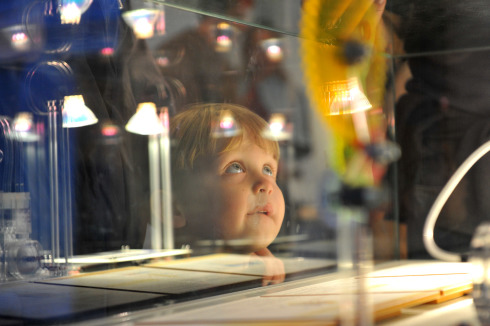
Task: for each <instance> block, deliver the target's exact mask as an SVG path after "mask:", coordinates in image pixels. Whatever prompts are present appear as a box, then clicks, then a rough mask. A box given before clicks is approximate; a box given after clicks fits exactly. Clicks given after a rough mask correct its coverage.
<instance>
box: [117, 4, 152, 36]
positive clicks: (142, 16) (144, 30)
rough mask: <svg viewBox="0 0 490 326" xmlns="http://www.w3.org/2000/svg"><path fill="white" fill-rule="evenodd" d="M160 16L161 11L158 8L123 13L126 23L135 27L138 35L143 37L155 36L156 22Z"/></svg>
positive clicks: (135, 32)
mask: <svg viewBox="0 0 490 326" xmlns="http://www.w3.org/2000/svg"><path fill="white" fill-rule="evenodd" d="M159 16H161V11H160V10H157V9H137V10H131V11H127V12H125V13H124V14H123V15H122V17H123V19H124V21H125V22H126V24H128V25H129V26H130V27H131V28H132V29H133V32H134V34H135V35H136V37H138V38H141V39H146V38H150V37H153V35H154V34H155V23H156V21H157V19H158V18H159ZM160 24H161V23H160Z"/></svg>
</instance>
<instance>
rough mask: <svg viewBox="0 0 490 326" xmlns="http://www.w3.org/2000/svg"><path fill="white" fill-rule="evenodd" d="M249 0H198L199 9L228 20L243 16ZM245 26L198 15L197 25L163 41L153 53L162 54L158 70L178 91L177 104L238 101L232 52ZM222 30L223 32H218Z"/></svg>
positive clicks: (179, 105)
mask: <svg viewBox="0 0 490 326" xmlns="http://www.w3.org/2000/svg"><path fill="white" fill-rule="evenodd" d="M252 5H253V1H252V0H238V1H230V0H226V1H222V0H201V1H199V2H198V8H199V9H200V10H203V11H205V12H216V13H218V14H221V15H224V16H229V17H230V19H243V18H245V17H246V15H247V14H248V12H249V11H250V9H251V7H252ZM244 28H245V25H241V24H238V23H232V22H230V21H226V20H223V19H218V18H216V17H212V16H207V15H202V16H199V23H198V26H196V27H191V28H188V29H185V30H184V31H182V32H180V33H178V34H177V35H176V36H174V37H172V38H171V39H168V40H166V41H164V42H163V43H162V45H161V46H159V47H158V48H157V49H156V50H155V56H156V57H157V60H158V57H163V58H164V59H163V60H159V61H158V62H160V70H161V72H162V74H163V76H164V77H165V78H166V79H167V80H168V81H169V84H171V85H173V86H174V88H176V91H177V92H178V93H179V94H180V96H179V98H178V99H176V106H177V107H178V108H182V107H184V106H185V105H187V104H191V103H198V102H231V103H236V100H237V90H236V87H237V78H238V75H237V71H236V70H237V67H235V65H234V63H233V60H232V59H233V58H232V57H233V55H234V54H235V51H236V47H237V46H238V45H237V44H239V41H238V39H239V35H240V33H241V31H240V29H244ZM220 33H223V35H220Z"/></svg>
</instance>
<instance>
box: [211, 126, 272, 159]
mask: <svg viewBox="0 0 490 326" xmlns="http://www.w3.org/2000/svg"><path fill="white" fill-rule="evenodd" d="M249 145H256V146H257V147H259V148H260V149H262V150H263V151H264V152H265V153H267V154H270V155H271V156H272V157H273V158H274V160H276V161H277V160H278V157H277V156H276V153H275V150H274V149H275V147H274V145H275V143H273V142H271V141H270V140H266V139H264V138H263V137H262V136H259V135H255V134H252V133H250V132H247V131H246V130H244V131H243V133H242V134H241V135H240V136H238V137H234V138H233V139H230V141H229V142H228V144H227V146H225V147H224V148H223V149H222V150H221V152H220V153H219V154H220V155H219V156H221V155H222V154H224V153H227V152H231V151H240V150H247V147H248V146H249Z"/></svg>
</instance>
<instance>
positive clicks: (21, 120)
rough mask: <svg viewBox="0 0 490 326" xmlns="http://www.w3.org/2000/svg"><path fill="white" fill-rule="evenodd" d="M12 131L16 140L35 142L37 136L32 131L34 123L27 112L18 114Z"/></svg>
mask: <svg viewBox="0 0 490 326" xmlns="http://www.w3.org/2000/svg"><path fill="white" fill-rule="evenodd" d="M14 131H15V135H16V136H17V138H18V139H19V140H21V141H26V142H30V141H36V140H38V139H39V136H38V135H37V134H36V132H35V130H34V121H33V118H32V114H31V113H29V112H19V113H17V115H16V116H15V119H14Z"/></svg>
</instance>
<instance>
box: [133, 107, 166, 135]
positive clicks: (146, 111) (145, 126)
mask: <svg viewBox="0 0 490 326" xmlns="http://www.w3.org/2000/svg"><path fill="white" fill-rule="evenodd" d="M126 130H127V131H129V132H132V133H135V134H139V135H156V134H160V133H162V132H163V131H164V130H163V125H162V121H161V120H160V118H159V117H158V115H157V108H156V106H155V103H152V102H145V103H140V104H139V105H138V109H137V110H136V113H135V114H134V115H133V116H132V117H131V119H129V121H128V123H127V124H126Z"/></svg>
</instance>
